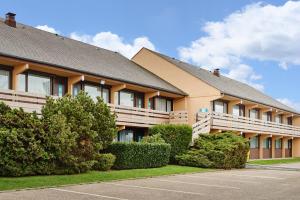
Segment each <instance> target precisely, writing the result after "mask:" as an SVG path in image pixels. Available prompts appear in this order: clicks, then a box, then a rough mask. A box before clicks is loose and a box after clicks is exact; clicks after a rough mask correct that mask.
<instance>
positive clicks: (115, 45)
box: [70, 32, 155, 58]
mask: <svg viewBox="0 0 300 200" xmlns="http://www.w3.org/2000/svg"><path fill="white" fill-rule="evenodd" d="M70 37H71V38H72V39H75V40H79V41H82V42H85V43H89V44H92V45H95V46H99V47H102V48H105V49H109V50H112V51H117V52H119V53H121V54H123V55H124V56H126V57H127V58H131V57H132V56H134V54H136V53H137V52H138V51H139V50H140V49H141V48H142V47H147V48H149V49H151V50H155V46H154V44H153V43H152V42H151V41H150V40H149V39H148V38H147V37H144V36H143V37H138V38H135V39H134V40H133V42H132V43H126V42H124V40H123V38H122V37H120V36H119V35H117V34H114V33H111V32H100V33H97V34H96V35H86V34H78V33H76V32H74V33H71V35H70Z"/></svg>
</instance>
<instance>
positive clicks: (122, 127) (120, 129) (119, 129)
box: [117, 125, 126, 131]
mask: <svg viewBox="0 0 300 200" xmlns="http://www.w3.org/2000/svg"><path fill="white" fill-rule="evenodd" d="M125 128H126V126H125V125H121V126H118V127H117V129H118V131H122V130H125Z"/></svg>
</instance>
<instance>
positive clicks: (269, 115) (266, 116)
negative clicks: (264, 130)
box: [262, 112, 272, 122]
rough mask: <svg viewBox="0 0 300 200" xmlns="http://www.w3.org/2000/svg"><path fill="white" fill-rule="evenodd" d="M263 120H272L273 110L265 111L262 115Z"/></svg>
mask: <svg viewBox="0 0 300 200" xmlns="http://www.w3.org/2000/svg"><path fill="white" fill-rule="evenodd" d="M262 119H263V121H266V122H271V121H272V112H265V113H263V115H262Z"/></svg>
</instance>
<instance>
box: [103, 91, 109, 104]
mask: <svg viewBox="0 0 300 200" xmlns="http://www.w3.org/2000/svg"><path fill="white" fill-rule="evenodd" d="M109 93H110V91H109V89H108V88H104V87H102V99H103V101H104V103H109V102H110V101H109Z"/></svg>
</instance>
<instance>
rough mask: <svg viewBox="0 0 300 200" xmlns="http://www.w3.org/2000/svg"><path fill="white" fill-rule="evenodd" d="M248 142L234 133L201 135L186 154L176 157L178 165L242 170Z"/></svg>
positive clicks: (247, 150) (245, 160)
mask: <svg viewBox="0 0 300 200" xmlns="http://www.w3.org/2000/svg"><path fill="white" fill-rule="evenodd" d="M248 152H249V142H248V141H247V140H246V139H245V138H243V137H241V136H238V135H236V134H234V133H231V132H227V133H220V134H203V135H200V136H199V138H198V139H196V140H195V143H194V146H193V147H192V148H191V150H189V151H188V152H187V153H185V154H183V155H179V156H176V159H177V161H178V163H179V164H180V165H187V166H194V167H212V168H222V169H231V168H244V167H245V165H246V162H247V155H248Z"/></svg>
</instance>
